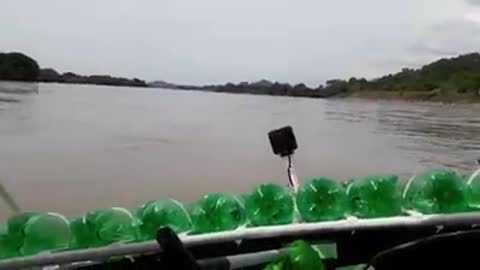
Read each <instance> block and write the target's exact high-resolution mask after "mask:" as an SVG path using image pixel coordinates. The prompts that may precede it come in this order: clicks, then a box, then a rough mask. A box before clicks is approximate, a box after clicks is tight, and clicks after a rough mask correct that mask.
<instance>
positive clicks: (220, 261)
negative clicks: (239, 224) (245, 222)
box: [198, 249, 288, 269]
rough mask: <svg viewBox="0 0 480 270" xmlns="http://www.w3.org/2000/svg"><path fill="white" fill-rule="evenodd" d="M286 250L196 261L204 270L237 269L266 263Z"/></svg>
mask: <svg viewBox="0 0 480 270" xmlns="http://www.w3.org/2000/svg"><path fill="white" fill-rule="evenodd" d="M287 250H288V249H274V250H266V251H260V252H255V253H246V254H239V255H233V256H225V257H217V258H212V259H202V260H199V261H198V264H199V265H201V266H202V267H205V268H206V269H239V268H244V267H250V266H256V265H259V264H263V263H267V262H269V261H272V260H274V259H276V258H278V257H279V256H281V255H283V254H285V253H286V252H287Z"/></svg>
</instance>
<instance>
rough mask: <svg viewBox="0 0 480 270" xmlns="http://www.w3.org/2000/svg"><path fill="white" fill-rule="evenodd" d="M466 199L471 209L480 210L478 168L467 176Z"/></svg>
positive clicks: (479, 174)
mask: <svg viewBox="0 0 480 270" xmlns="http://www.w3.org/2000/svg"><path fill="white" fill-rule="evenodd" d="M467 179H468V180H467V201H468V207H469V208H470V209H471V210H476V211H478V210H480V170H478V171H476V172H474V173H473V174H472V175H471V176H470V177H468V178H467Z"/></svg>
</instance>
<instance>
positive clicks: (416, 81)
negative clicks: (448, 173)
mask: <svg viewBox="0 0 480 270" xmlns="http://www.w3.org/2000/svg"><path fill="white" fill-rule="evenodd" d="M149 86H150V87H159V88H170V89H185V90H201V91H212V92H225V93H245V94H259V95H274V96H294V97H314V98H325V97H332V96H339V95H343V96H345V95H352V94H361V95H360V96H362V95H363V96H369V95H370V96H371V97H373V98H375V97H380V96H385V95H390V96H393V97H402V98H412V99H431V98H436V97H438V96H441V97H446V99H447V100H448V99H449V98H450V99H456V98H457V97H459V98H464V99H465V98H466V99H468V98H470V97H477V96H479V97H480V92H479V91H480V54H479V53H470V54H465V55H460V56H458V57H454V58H448V59H446V58H445V59H440V60H438V61H435V62H433V63H430V64H427V65H425V66H423V67H422V68H419V69H410V68H404V69H402V71H400V72H398V73H394V74H388V75H385V76H382V77H380V78H376V79H371V80H367V79H365V78H350V79H348V80H344V79H332V80H328V81H327V82H326V84H325V85H319V86H318V87H315V88H311V87H307V86H306V85H304V84H297V85H290V84H288V83H279V82H270V81H268V80H264V79H263V80H260V81H257V82H253V83H250V82H240V83H237V84H235V83H226V84H222V85H205V86H188V85H177V84H173V83H166V82H163V81H157V82H153V83H150V84H149Z"/></svg>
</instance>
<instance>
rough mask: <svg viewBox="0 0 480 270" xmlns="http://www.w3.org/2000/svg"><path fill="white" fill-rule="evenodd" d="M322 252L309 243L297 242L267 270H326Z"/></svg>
mask: <svg viewBox="0 0 480 270" xmlns="http://www.w3.org/2000/svg"><path fill="white" fill-rule="evenodd" d="M324 269H326V267H325V264H324V263H323V262H322V256H321V255H320V252H319V251H317V250H315V249H314V248H313V247H312V246H310V245H309V244H308V243H307V242H305V241H302V240H297V241H295V242H293V243H292V244H291V245H290V247H289V249H288V252H287V254H285V255H284V256H282V257H280V258H279V259H277V260H275V261H273V262H272V263H270V264H269V265H267V267H266V268H265V270H324Z"/></svg>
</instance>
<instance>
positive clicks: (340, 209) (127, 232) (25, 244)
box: [0, 169, 480, 269]
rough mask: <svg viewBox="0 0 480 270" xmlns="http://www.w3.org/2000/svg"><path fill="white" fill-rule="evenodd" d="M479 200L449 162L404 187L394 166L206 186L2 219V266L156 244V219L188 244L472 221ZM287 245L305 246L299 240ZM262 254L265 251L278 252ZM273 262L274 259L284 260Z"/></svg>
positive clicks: (131, 252)
mask: <svg viewBox="0 0 480 270" xmlns="http://www.w3.org/2000/svg"><path fill="white" fill-rule="evenodd" d="M479 207H480V175H479V173H478V172H475V173H474V174H472V175H471V176H470V177H468V178H465V177H463V176H461V175H459V174H458V173H457V172H455V171H453V170H447V169H439V170H429V171H426V172H424V173H421V174H418V175H416V176H415V177H412V178H411V179H409V180H408V181H406V184H405V185H404V186H403V185H402V186H401V183H400V182H399V177H398V176H396V175H371V176H367V177H359V178H357V179H350V180H348V181H345V182H343V183H342V182H340V181H336V180H334V179H330V178H326V177H316V178H312V179H309V180H307V181H304V182H303V183H302V184H301V185H300V187H299V188H298V190H297V191H294V190H292V189H291V188H289V187H286V186H282V185H278V184H274V183H268V184H261V185H258V186H256V187H255V188H254V190H253V191H252V192H251V193H249V194H242V195H229V194H224V193H213V194H208V195H205V196H203V197H202V198H201V199H199V200H198V201H197V202H195V203H192V204H182V203H180V202H178V201H175V200H173V199H166V200H163V199H160V200H153V201H150V202H147V203H145V204H144V205H142V206H141V207H139V208H138V209H135V210H128V209H125V208H118V207H112V208H106V209H100V210H94V211H90V212H87V213H86V214H84V215H81V216H79V217H73V218H67V217H64V216H62V215H60V214H57V213H50V212H47V213H36V212H25V213H21V214H17V215H15V216H13V217H11V218H9V219H8V220H7V221H6V222H5V223H4V225H3V226H2V230H1V232H0V257H1V258H2V260H0V269H11V268H25V267H34V266H47V265H66V264H72V263H80V264H81V263H85V262H91V261H105V260H108V259H110V258H118V257H124V256H136V255H142V254H148V253H152V252H161V249H162V248H161V246H159V244H158V242H157V241H155V238H156V233H157V231H158V230H159V229H160V228H162V227H169V228H171V229H172V230H174V231H175V232H176V233H178V234H179V235H180V239H181V240H182V242H183V244H184V245H185V246H186V247H195V246H202V245H207V244H221V243H225V242H228V241H237V240H251V239H270V238H275V237H287V236H288V237H297V238H302V237H303V236H305V235H309V234H328V233H335V232H337V233H338V232H345V231H361V230H365V229H377V228H390V227H391V228H395V227H398V226H413V227H415V226H440V227H441V226H443V227H448V226H450V225H452V226H453V225H458V224H460V223H461V224H465V223H466V224H467V225H468V224H471V225H472V226H473V225H476V224H480V213H476V212H475V211H476V210H478V209H479ZM440 227H439V228H440ZM294 246H296V247H297V249H295V250H308V248H306V247H305V246H303V244H299V243H298V242H296V244H295V245H294ZM298 246H301V247H298ZM305 252H307V253H308V251H305ZM294 253H295V252H294ZM269 254H270V255H269V256H270V257H269V256H266V257H265V260H267V259H268V260H271V259H274V258H276V257H278V256H279V253H269ZM312 254H313V253H312ZM283 258H286V257H285V256H284V257H283ZM283 263H285V260H283ZM272 264H278V265H281V264H282V260H280V259H277V260H274V262H272ZM244 266H245V265H238V267H244ZM268 269H282V268H268ZM294 269H296V268H294Z"/></svg>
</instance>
